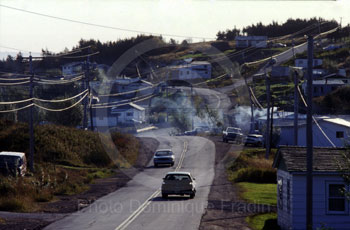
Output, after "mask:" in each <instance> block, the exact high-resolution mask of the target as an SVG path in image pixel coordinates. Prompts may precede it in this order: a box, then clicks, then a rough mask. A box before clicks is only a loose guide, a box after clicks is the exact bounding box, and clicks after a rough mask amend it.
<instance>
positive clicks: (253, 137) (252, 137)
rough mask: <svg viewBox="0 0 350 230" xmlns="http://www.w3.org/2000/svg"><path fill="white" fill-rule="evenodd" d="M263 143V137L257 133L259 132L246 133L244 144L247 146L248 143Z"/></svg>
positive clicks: (255, 144) (258, 144) (261, 144)
mask: <svg viewBox="0 0 350 230" xmlns="http://www.w3.org/2000/svg"><path fill="white" fill-rule="evenodd" d="M263 143H264V137H263V135H259V134H248V135H247V137H246V139H245V142H244V145H245V146H248V145H253V146H263Z"/></svg>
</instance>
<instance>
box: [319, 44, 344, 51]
mask: <svg viewBox="0 0 350 230" xmlns="http://www.w3.org/2000/svg"><path fill="white" fill-rule="evenodd" d="M340 48H342V46H341V45H334V44H331V45H329V46H326V47H324V48H323V50H325V51H331V50H336V49H340Z"/></svg>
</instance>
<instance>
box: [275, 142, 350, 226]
mask: <svg viewBox="0 0 350 230" xmlns="http://www.w3.org/2000/svg"><path fill="white" fill-rule="evenodd" d="M344 152H345V149H343V148H316V147H314V148H313V201H312V203H313V227H314V229H322V228H321V227H322V226H324V227H325V229H350V214H349V200H348V199H347V198H346V197H345V196H344V194H343V193H342V190H343V189H345V190H347V191H349V186H348V185H347V184H346V183H345V181H344V179H343V177H342V176H343V174H342V173H341V171H342V170H341V168H342V169H346V170H350V168H349V165H346V163H344V162H345V159H344V157H343V153H344ZM273 167H274V168H276V169H277V216H278V225H279V226H280V227H281V229H282V230H289V229H293V230H303V229H306V148H305V147H295V146H288V147H287V146H281V147H280V148H279V150H278V151H277V154H276V156H275V159H274V162H273Z"/></svg>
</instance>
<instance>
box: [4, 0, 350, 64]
mask: <svg viewBox="0 0 350 230" xmlns="http://www.w3.org/2000/svg"><path fill="white" fill-rule="evenodd" d="M0 5H3V6H0V59H2V58H4V57H6V56H7V55H8V54H12V55H14V54H16V53H18V51H19V50H21V51H22V53H23V54H24V55H27V54H28V52H29V51H31V52H32V53H33V54H40V51H41V49H46V48H47V49H48V50H50V51H53V52H60V51H63V50H64V48H65V47H67V48H68V49H71V48H72V47H73V46H76V45H77V44H78V41H79V40H80V39H81V38H83V39H90V38H93V39H99V40H100V41H101V42H106V41H115V40H118V39H123V38H130V37H133V36H136V35H137V34H139V33H135V32H128V31H123V30H117V29H108V28H99V27H95V26H90V25H85V24H79V23H74V22H68V21H62V20H57V19H53V18H47V17H43V16H39V15H34V14H29V13H26V12H23V11H18V10H13V9H9V8H6V7H4V6H9V7H15V8H19V9H23V10H26V11H32V12H36V13H40V14H46V15H51V16H55V17H60V18H66V19H71V20H75V21H82V22H86V23H93V24H99V25H104V26H109V27H115V28H121V29H127V30H136V31H144V32H153V33H156V34H162V35H163V37H165V38H166V39H169V38H170V37H169V36H164V35H165V34H170V35H180V37H174V36H172V37H173V38H174V39H175V40H177V41H180V42H181V41H182V40H184V39H186V38H190V37H199V38H197V39H193V41H203V40H206V41H208V40H213V39H215V37H216V33H217V32H218V31H223V30H226V29H232V28H234V27H236V28H239V29H241V28H243V27H244V26H248V25H251V24H253V23H254V24H256V23H257V22H260V21H261V22H262V23H264V24H268V23H271V22H272V21H277V22H279V23H283V22H285V21H286V20H287V19H288V18H311V17H322V18H325V19H335V20H337V21H338V22H340V21H342V25H347V24H348V23H350V15H349V14H348V13H349V12H350V0H337V1H330V0H323V1H322V0H321V1H317V0H316V1H315V0H313V1H310V0H308V1H304V0H295V1H292V0H270V1H268V0H264V1H262V0H255V1H254V0H249V1H248V0H30V1H28V0H0Z"/></svg>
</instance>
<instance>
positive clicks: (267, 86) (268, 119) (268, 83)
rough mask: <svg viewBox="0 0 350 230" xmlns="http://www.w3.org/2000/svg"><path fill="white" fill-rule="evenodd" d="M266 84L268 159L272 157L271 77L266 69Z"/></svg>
mask: <svg viewBox="0 0 350 230" xmlns="http://www.w3.org/2000/svg"><path fill="white" fill-rule="evenodd" d="M265 83H266V110H267V112H266V134H265V137H266V141H265V143H266V144H265V145H266V146H265V147H266V154H265V158H266V159H268V158H269V155H270V77H269V76H268V74H267V73H266V68H265Z"/></svg>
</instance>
